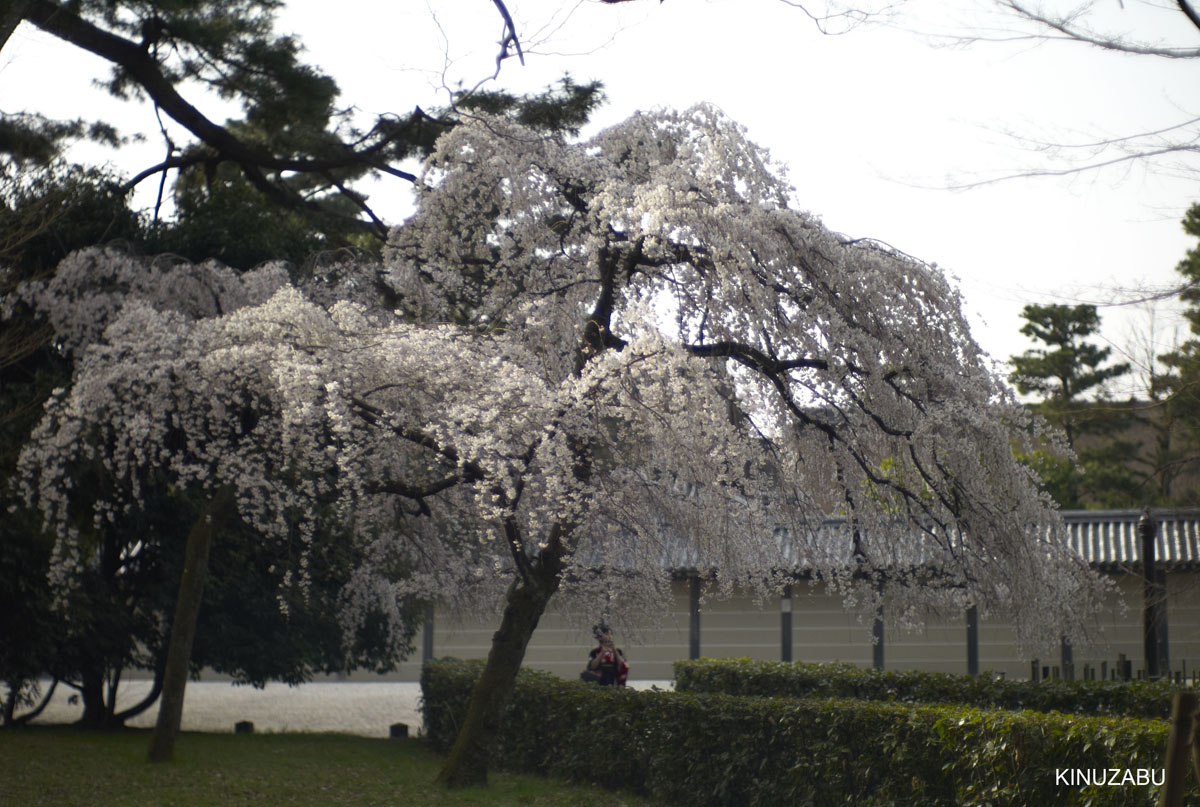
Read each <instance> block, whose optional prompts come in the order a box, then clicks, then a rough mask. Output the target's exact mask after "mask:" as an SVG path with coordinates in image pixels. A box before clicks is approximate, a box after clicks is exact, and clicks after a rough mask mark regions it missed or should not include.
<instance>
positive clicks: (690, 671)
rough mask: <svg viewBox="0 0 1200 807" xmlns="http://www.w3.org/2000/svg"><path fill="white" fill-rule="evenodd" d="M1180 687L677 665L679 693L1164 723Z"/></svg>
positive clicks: (760, 665) (796, 666) (781, 665)
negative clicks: (956, 707)
mask: <svg viewBox="0 0 1200 807" xmlns="http://www.w3.org/2000/svg"><path fill="white" fill-rule="evenodd" d="M1179 688H1180V686H1179V685H1178V684H1173V683H1170V682H1167V681H1131V682H1129V683H1125V682H1115V681H1062V680H1053V681H1040V682H1036V683H1035V682H1033V681H1010V680H1008V679H1004V678H993V677H992V676H990V675H979V676H971V675H948V674H946V673H929V672H915V671H905V672H898V671H890V670H888V671H881V670H874V669H863V668H861V667H856V666H854V665H853V664H803V663H792V664H789V663H787V662H782V661H756V660H753V659H746V658H744V659H699V660H697V661H676V662H675V690H676V691H677V692H697V693H701V692H721V693H724V694H726V695H766V696H780V695H782V696H788V697H799V698H805V697H838V698H858V699H861V700H872V701H903V702H906V703H956V704H961V705H964V706H977V707H981V708H987V709H1032V710H1034V711H1036V712H1055V711H1057V712H1069V713H1071V714H1081V715H1111V716H1120V717H1144V718H1157V719H1162V720H1166V719H1167V718H1169V717H1170V716H1171V699H1172V697H1173V696H1174V693H1175V691H1176V690H1178V689H1179Z"/></svg>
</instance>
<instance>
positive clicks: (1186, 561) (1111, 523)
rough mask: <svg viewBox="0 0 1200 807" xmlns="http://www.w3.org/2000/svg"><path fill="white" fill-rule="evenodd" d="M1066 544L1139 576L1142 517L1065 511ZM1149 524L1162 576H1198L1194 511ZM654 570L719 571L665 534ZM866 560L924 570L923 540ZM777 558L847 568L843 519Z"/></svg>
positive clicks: (875, 550) (778, 537)
mask: <svg viewBox="0 0 1200 807" xmlns="http://www.w3.org/2000/svg"><path fill="white" fill-rule="evenodd" d="M1062 516H1063V521H1064V522H1065V526H1066V542H1067V544H1068V545H1069V546H1070V547H1071V548H1072V549H1073V550H1075V551H1076V552H1078V553H1079V554H1080V555H1081V556H1082V557H1083V558H1084V559H1085V560H1086V561H1087V562H1088V563H1089V564H1090V565H1091V566H1092V567H1093V568H1096V569H1099V570H1103V571H1114V572H1115V571H1130V572H1139V571H1140V569H1141V564H1142V545H1141V539H1140V538H1139V537H1138V530H1137V527H1138V521H1139V519H1141V517H1142V511H1141V510H1064V511H1062ZM1151 517H1152V518H1153V519H1154V521H1155V523H1156V524H1157V531H1156V534H1155V560H1156V561H1157V562H1158V563H1159V564H1160V565H1161V567H1162V568H1164V569H1173V570H1195V571H1200V509H1194V510H1192V509H1165V508H1164V509H1155V510H1152V511H1151ZM663 532H664V534H663V540H662V545H661V550H662V556H661V559H660V561H659V562H660V563H661V564H662V565H663V566H664V567H665V568H667V569H673V570H676V571H677V572H679V573H684V572H686V571H689V570H694V569H696V568H698V567H702V568H711V567H714V566H720V565H721V564H720V560H719V559H713V560H712V561H708V562H705V561H703V560H702V559H700V558H699V557H697V555H696V553H695V551H694V549H692V548H691V547H690V546H688V544H687V542H686V541H682V540H679V538H678V537H675V536H672V535H671V531H670V530H669V529H668V528H665V527H664V528H663ZM864 537H865V539H866V542H867V543H868V545H869V546H870V549H871V554H872V556H873V557H875V558H876V561H877V562H880V563H882V564H884V565H886V564H889V563H892V564H899V565H904V566H910V565H921V564H922V563H925V562H928V550H927V547H926V545H925V539H924V537H923V536H922V535H920V534H919V533H918V532H916V531H914V530H912V529H911V528H906V527H903V526H898V527H897V528H896V529H895V530H894V531H887V532H886V535H883V536H877V537H878V538H881V539H882V540H872V536H871V535H870V534H868V535H866V536H864ZM775 545H776V550H775V552H770V551H768V554H770V555H771V557H770V558H765V557H764V558H763V559H762V560H763V562H764V565H767V566H770V565H782V566H783V567H786V568H791V569H794V570H796V571H798V572H802V571H805V570H810V569H813V568H829V566H830V565H833V566H837V565H838V564H849V563H850V562H851V547H852V542H851V538H850V531H849V528H848V526H847V524H846V519H845V518H838V517H832V518H827V519H825V520H824V521H823V522H816V523H814V524H813V525H812V526H811V527H810V528H809V529H808V530H806V531H805V533H804V534H802V535H796V534H793V533H792V532H791V531H790V530H788V529H786V528H783V527H780V528H777V529H776V532H775ZM626 555H627V553H626V552H622V551H621V548H620V542H619V541H618V542H615V543H608V544H606V545H604V546H592V547H589V548H588V549H586V550H584V551H582V552H581V553H580V555H579V557H577V559H576V560H577V562H581V565H583V566H585V567H586V566H592V567H599V566H608V567H616V568H618V569H621V568H625V569H630V568H633V567H634V566H635V565H636V564H635V562H634V560H633V558H632V556H631V555H629V556H626Z"/></svg>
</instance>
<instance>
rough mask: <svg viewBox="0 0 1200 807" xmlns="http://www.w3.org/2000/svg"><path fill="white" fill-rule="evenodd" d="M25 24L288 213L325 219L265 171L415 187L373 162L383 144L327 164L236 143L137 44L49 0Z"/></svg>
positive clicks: (31, 1) (37, 0)
mask: <svg viewBox="0 0 1200 807" xmlns="http://www.w3.org/2000/svg"><path fill="white" fill-rule="evenodd" d="M24 18H25V19H26V20H28V21H29V22H30V23H32V24H33V25H35V26H37V27H38V28H41V29H42V30H43V31H45V32H47V33H49V34H51V35H53V36H56V37H58V38H60V39H62V40H64V41H66V42H70V43H71V44H73V45H75V46H77V47H79V48H82V49H84V50H86V51H89V52H91V53H94V54H96V55H97V56H99V57H101V58H102V59H105V60H107V61H109V62H111V63H112V64H114V65H116V66H117V67H119V68H120V69H121V70H123V71H124V72H125V73H126V74H128V75H129V77H130V78H132V79H133V80H134V81H135V82H137V84H138V86H140V87H141V88H142V90H144V91H145V92H146V94H147V95H148V96H149V97H150V99H151V100H152V101H153V102H154V104H155V105H156V107H158V108H159V109H161V110H162V111H163V112H165V113H166V114H167V115H169V116H170V117H171V119H172V120H174V121H176V122H177V123H179V124H180V125H181V126H183V127H184V128H185V129H187V130H188V131H189V132H191V133H192V134H193V135H195V136H196V137H197V138H198V139H199V140H200V141H201V142H203V143H204V144H205V145H207V146H208V147H210V148H212V149H213V150H214V151H216V152H217V155H218V158H219V159H220V160H222V161H224V160H228V161H231V162H234V163H236V164H238V165H239V166H240V167H241V169H242V172H243V174H244V175H245V176H246V179H247V180H249V181H250V183H251V184H253V185H254V186H255V187H256V188H258V189H259V190H260V191H262V192H263V193H264V194H265V195H266V196H267V197H268V198H270V199H273V200H275V201H277V202H279V203H280V204H283V205H285V206H288V207H292V208H302V207H308V208H309V209H314V210H319V211H321V212H323V213H328V211H326V210H324V209H323V208H321V206H320V205H318V204H316V203H313V202H308V201H306V200H304V199H302V198H301V197H300V196H299V194H297V193H296V192H295V191H294V190H292V189H291V188H290V187H288V186H287V185H286V184H284V183H283V182H282V181H274V182H273V181H271V180H270V179H268V178H267V176H266V174H265V172H266V171H271V172H276V173H278V172H295V173H314V174H326V173H328V172H330V171H337V170H339V169H345V168H351V167H367V168H370V169H372V170H377V171H381V172H384V173H387V174H390V175H391V176H395V177H398V178H400V179H404V180H407V181H409V182H416V179H417V178H416V176H415V175H414V174H411V173H409V172H407V171H402V170H400V169H398V168H395V167H393V166H391V165H389V164H387V163H386V161H383V160H379V159H377V158H376V154H377V152H378V151H379V150H381V149H382V148H383V144H380V143H375V144H373V145H372V146H371V147H369V148H366V149H362V150H355V149H353V148H350V147H346V148H345V152H344V153H343V154H342V155H341V156H337V157H331V158H319V159H318V158H294V157H285V156H279V155H276V154H272V153H271V152H269V151H265V150H263V149H261V148H259V147H257V146H255V145H253V144H250V143H247V142H245V141H243V140H241V139H239V138H238V137H236V136H235V135H234V134H232V133H231V132H230V131H229V130H228V129H226V128H225V127H223V126H220V125H218V124H216V123H214V122H213V121H211V120H209V119H208V118H207V117H205V116H204V115H203V114H202V113H201V112H200V111H199V110H198V109H196V107H194V106H192V104H190V103H189V102H188V101H187V100H186V99H185V98H184V97H183V96H182V95H180V94H179V92H178V90H177V89H176V87H175V84H174V82H173V81H172V80H171V79H170V78H169V77H168V76H167V75H166V74H165V73H164V72H163V70H162V67H161V65H160V64H159V63H158V61H157V60H156V59H155V58H154V56H153V55H152V54H151V53H149V52H147V51H146V50H145V49H143V48H142V47H141V46H140V45H139V44H137V43H134V42H132V41H130V40H128V39H125V38H123V37H120V36H117V35H115V34H112V33H110V32H108V31H105V30H103V29H101V28H98V27H97V26H95V25H93V24H92V23H90V22H88V21H87V20H85V19H84V18H83V17H81V16H79V15H78V14H76V13H75V12H74V11H72V10H71V9H70V7H68V6H65V5H59V4H57V3H55V2H52V0H28V2H26V3H25V4H24ZM386 142H388V141H387V139H386V137H385V144H386ZM171 162H172V161H171V160H166V161H164V162H163V163H160V164H159V166H156V167H155V168H153V169H148V170H147V171H145V172H142V173H141V174H139V175H138V177H137V178H136V181H134V182H132V183H130V185H133V184H137V182H140V181H141V180H142V179H145V177H146V176H149V175H151V174H153V173H156V172H157V171H162V170H166V169H167V168H170V167H174V166H173V165H171ZM360 223H361V222H360ZM375 229H376V231H378V225H377V224H376V225H375ZM384 236H386V233H384Z"/></svg>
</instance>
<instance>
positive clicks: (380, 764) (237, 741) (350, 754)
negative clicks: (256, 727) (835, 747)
mask: <svg viewBox="0 0 1200 807" xmlns="http://www.w3.org/2000/svg"><path fill="white" fill-rule="evenodd" d="M149 742H150V734H149V732H140V731H136V732H135V731H130V732H122V733H119V734H102V733H91V732H85V731H79V730H76V729H72V728H30V729H19V730H13V731H0V805H5V807H9V805H11V807H26V805H43V804H44V805H55V807H73V806H74V805H78V807H84V805H87V807H151V806H153V807H202V806H203V807H210V806H211V807H229V805H255V807H259V806H260V805H272V807H274V805H305V806H306V807H307V806H308V805H312V806H313V807H316V806H317V805H354V807H369V805H431V807H440V806H442V805H444V806H445V807H460V805H474V804H488V805H513V807H517V805H520V807H535V806H536V805H545V807H550V806H551V805H572V806H574V805H581V807H591V805H595V807H601V805H604V807H620V806H621V805H624V806H625V807H652V805H653V804H654V803H653V802H650V801H646V800H644V799H639V798H637V797H634V796H630V795H627V794H620V793H612V792H609V791H606V790H601V789H598V788H590V787H575V786H570V785H566V784H562V783H560V782H554V781H547V780H545V779H540V778H538V777H535V776H513V775H509V774H497V773H493V774H491V776H490V777H489V782H490V784H489V786H488V787H487V788H470V789H464V790H455V791H446V790H443V789H442V788H439V787H435V786H434V785H433V784H432V781H433V777H434V775H435V774H436V773H437V771H438V768H439V765H440V761H441V760H440V758H439V757H437V756H435V755H434V754H432V753H430V752H429V751H428V750H427V749H426V748H425V746H424V745H423V744H422V743H421V742H420V741H418V740H377V739H370V738H366V737H355V736H350V735H344V734H253V735H248V734H239V735H235V734H199V733H184V734H183V735H181V736H180V738H179V743H178V745H177V746H176V748H175V761H174V762H171V763H167V764H165V765H150V764H149V763H147V762H146V761H145V759H146V750H147V748H148V747H149Z"/></svg>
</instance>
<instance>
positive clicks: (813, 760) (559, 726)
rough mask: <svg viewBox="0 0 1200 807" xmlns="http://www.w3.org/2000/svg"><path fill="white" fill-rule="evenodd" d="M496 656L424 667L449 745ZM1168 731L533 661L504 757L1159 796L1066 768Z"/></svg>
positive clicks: (1139, 763) (1108, 764) (720, 805)
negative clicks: (658, 681)
mask: <svg viewBox="0 0 1200 807" xmlns="http://www.w3.org/2000/svg"><path fill="white" fill-rule="evenodd" d="M481 668H482V665H481V663H480V662H462V661H456V660H442V661H437V662H431V663H429V664H427V665H426V667H425V669H424V670H423V672H422V686H423V687H424V697H425V701H424V707H423V708H424V710H425V718H426V723H425V725H426V730H427V733H428V737H429V741H430V743H431V744H432V745H433V746H434V748H436V749H438V750H440V751H445V750H446V749H448V748H449V747H450V745H451V744H452V743H453V741H454V735H455V733H456V731H457V725H458V721H460V720H461V719H462V715H464V714H465V711H466V704H467V700H468V698H469V696H470V691H471V688H472V686H473V685H474V682H475V680H476V678H477V677H478V675H479V672H480V670H481ZM1166 737H1167V726H1166V724H1164V723H1162V722H1160V721H1152V720H1137V719H1130V718H1116V717H1078V716H1070V715H1062V714H1039V713H1035V712H1007V711H998V710H981V709H970V708H965V707H957V706H956V707H951V706H929V705H913V704H905V703H896V702H891V703H888V702H883V701H860V700H851V699H842V698H784V697H776V698H764V697H746V696H736V695H724V694H700V693H696V692H674V693H672V692H636V691H632V690H620V689H613V688H606V687H605V688H602V687H596V686H592V685H588V684H583V683H581V682H577V681H565V680H562V679H558V678H555V677H554V676H551V675H547V674H544V673H531V672H526V671H522V674H521V675H520V676H519V677H518V679H517V686H516V691H515V694H514V697H513V700H512V702H511V703H510V705H509V709H508V715H507V716H506V719H505V721H504V730H503V734H502V736H501V737H500V738H499V742H498V747H497V749H496V752H495V755H494V758H493V762H494V764H496V765H497V766H499V767H501V768H505V769H509V770H519V771H526V772H537V773H542V774H548V775H553V776H558V777H562V778H566V779H569V780H573V781H581V782H591V783H597V784H602V785H605V786H608V787H620V788H625V789H629V790H633V791H635V792H639V793H643V794H646V795H649V796H651V797H653V798H655V799H658V800H661V801H663V802H665V803H674V804H682V805H688V807H692V806H693V805H702V806H704V807H732V805H739V807H740V806H741V805H748V806H750V807H753V805H763V806H764V807H765V806H766V805H771V806H772V807H774V805H779V804H789V805H792V804H795V805H813V807H819V806H820V805H835V804H836V805H843V804H863V805H895V804H920V805H952V804H953V805H958V804H991V805H997V807H999V806H1000V805H1012V806H1013V807H1017V806H1018V805H1021V806H1023V805H1031V804H1038V805H1043V804H1044V805H1059V804H1064V805H1096V807H1100V806H1101V805H1114V806H1115V805H1122V806H1124V805H1147V807H1148V805H1151V804H1153V803H1154V799H1155V792H1154V791H1155V788H1153V787H1152V786H1118V787H1111V786H1107V785H1090V786H1075V785H1073V784H1064V783H1063V782H1061V781H1060V780H1059V779H1058V777H1056V769H1060V768H1070V769H1085V770H1089V771H1091V770H1096V771H1101V770H1105V771H1107V770H1109V769H1112V768H1119V769H1121V770H1125V769H1135V770H1136V769H1155V770H1157V769H1159V768H1161V766H1162V764H1163V762H1162V758H1163V755H1164V752H1165V748H1166ZM1158 775H1159V776H1161V774H1158ZM1191 797H1192V798H1195V797H1200V789H1197V788H1193V790H1192V791H1191Z"/></svg>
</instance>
